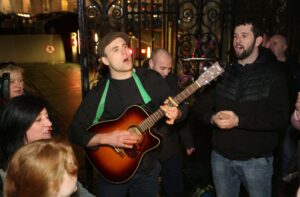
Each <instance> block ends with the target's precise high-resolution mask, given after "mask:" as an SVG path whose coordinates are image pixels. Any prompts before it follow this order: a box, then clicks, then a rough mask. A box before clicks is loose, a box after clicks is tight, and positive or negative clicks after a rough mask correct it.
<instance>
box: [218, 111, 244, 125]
mask: <svg viewBox="0 0 300 197" xmlns="http://www.w3.org/2000/svg"><path fill="white" fill-rule="evenodd" d="M213 121H214V123H215V124H216V125H217V126H218V127H219V128H221V129H231V128H233V127H235V126H237V125H238V122H239V118H238V116H237V115H236V114H235V113H234V112H233V111H220V112H218V113H216V114H215V115H214V116H213Z"/></svg>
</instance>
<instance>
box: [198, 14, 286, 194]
mask: <svg viewBox="0 0 300 197" xmlns="http://www.w3.org/2000/svg"><path fill="white" fill-rule="evenodd" d="M262 36H263V31H262V29H261V28H260V25H259V23H257V22H256V21H254V20H247V19H244V20H241V21H239V22H238V23H237V24H236V25H235V29H234V35H233V49H234V54H235V60H234V61H233V62H232V64H230V65H227V66H226V70H225V72H224V74H223V77H222V78H221V79H220V80H218V81H217V82H216V84H215V86H214V87H213V88H210V87H209V88H210V89H207V90H206V91H205V92H204V93H203V94H201V95H200V96H199V97H198V100H197V101H196V103H195V104H194V111H195V114H196V117H198V118H199V119H200V120H201V121H204V122H205V123H208V124H212V127H213V128H212V130H213V137H212V145H213V151H212V154H211V165H212V173H213V179H214V185H215V189H216V193H217V196H218V197H238V196H239V192H240V185H241V184H243V186H244V188H245V189H246V190H247V192H248V193H249V196H255V197H271V191H272V175H273V154H272V152H273V150H274V148H275V147H276V146H277V143H278V136H279V131H280V130H281V129H282V128H285V127H286V125H287V123H288V114H289V113H288V112H289V110H288V103H289V102H288V88H287V81H286V77H285V75H284V73H283V72H282V71H281V69H280V65H279V63H278V62H277V61H276V58H275V56H274V55H273V54H272V53H271V52H270V51H269V50H268V49H265V48H263V47H261V44H262V42H263V37H262Z"/></svg>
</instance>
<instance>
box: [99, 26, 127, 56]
mask: <svg viewBox="0 0 300 197" xmlns="http://www.w3.org/2000/svg"><path fill="white" fill-rule="evenodd" d="M116 38H123V39H124V40H125V42H127V43H128V42H129V36H128V35H127V34H126V33H124V32H110V33H108V34H106V35H105V36H104V37H103V38H102V39H101V40H100V42H99V47H98V52H99V57H103V56H105V54H104V50H105V47H106V46H107V45H109V44H110V43H111V42H112V41H114V40H115V39H116Z"/></svg>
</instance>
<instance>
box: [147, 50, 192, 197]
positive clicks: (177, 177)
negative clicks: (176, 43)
mask: <svg viewBox="0 0 300 197" xmlns="http://www.w3.org/2000/svg"><path fill="white" fill-rule="evenodd" d="M172 67H173V58H172V56H171V55H170V53H169V52H168V51H167V50H165V49H156V50H155V51H154V53H153V54H152V58H151V59H150V60H149V68H150V69H152V70H155V71H157V72H158V73H159V74H160V75H161V76H162V77H163V78H165V79H166V82H167V84H168V85H169V86H170V88H171V89H172V90H173V91H174V94H177V93H179V92H180V87H179V85H178V83H177V77H176V76H175V75H174V74H170V73H171V71H172ZM187 108H188V106H186V109H187ZM159 131H160V132H161V134H162V135H163V140H162V147H161V150H160V163H161V167H162V170H161V178H162V186H163V189H164V192H165V194H166V196H167V197H180V196H182V195H183V194H182V193H183V190H184V189H183V177H182V157H181V146H180V141H181V143H182V144H183V146H184V147H185V151H186V154H187V155H191V154H192V153H193V152H194V151H195V148H194V147H195V146H194V142H193V138H192V134H191V130H190V128H189V124H188V123H187V122H186V121H184V122H183V123H180V124H179V125H178V124H177V125H176V126H174V127H173V126H172V127H170V126H167V125H164V126H163V127H161V128H159ZM179 140H180V141H179Z"/></svg>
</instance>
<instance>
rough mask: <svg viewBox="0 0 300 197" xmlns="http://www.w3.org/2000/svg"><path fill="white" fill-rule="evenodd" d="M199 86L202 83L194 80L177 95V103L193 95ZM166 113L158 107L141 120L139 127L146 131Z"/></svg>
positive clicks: (175, 98)
mask: <svg viewBox="0 0 300 197" xmlns="http://www.w3.org/2000/svg"><path fill="white" fill-rule="evenodd" d="M198 88H200V85H199V84H198V83H197V82H194V83H192V84H191V85H189V86H188V87H187V88H186V89H184V90H183V91H181V92H180V93H179V94H178V95H176V96H175V97H174V98H173V99H174V100H175V102H176V103H177V104H180V103H181V102H182V101H184V100H185V99H186V98H187V97H189V96H190V95H192V94H193V93H194V92H195V91H196V90H197V89H198ZM164 115H165V113H164V111H163V110H161V109H158V110H156V111H155V112H154V113H153V114H152V115H150V116H149V117H148V118H146V119H145V120H144V121H143V122H141V123H140V124H139V126H138V127H139V128H140V129H141V131H146V130H147V129H149V128H151V127H152V126H153V125H154V124H155V123H156V122H157V121H159V120H160V119H161V118H162V117H163V116H164Z"/></svg>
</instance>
